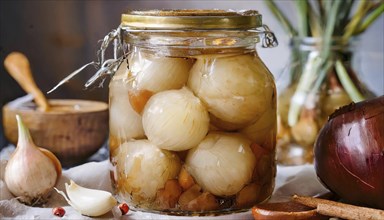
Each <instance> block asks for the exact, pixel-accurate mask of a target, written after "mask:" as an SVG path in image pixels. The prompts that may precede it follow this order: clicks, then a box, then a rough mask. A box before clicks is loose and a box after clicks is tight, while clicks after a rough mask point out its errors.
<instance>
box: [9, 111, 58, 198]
mask: <svg viewBox="0 0 384 220" xmlns="http://www.w3.org/2000/svg"><path fill="white" fill-rule="evenodd" d="M16 119H17V123H18V132H19V136H18V143H17V147H16V149H15V151H14V152H13V154H12V155H11V158H10V160H9V161H8V163H7V165H6V168H5V173H4V181H5V183H6V185H7V187H8V189H9V191H10V192H11V193H12V194H13V195H14V196H16V197H17V198H18V199H19V200H20V201H21V202H23V203H26V204H27V205H37V204H41V203H44V202H45V200H46V197H47V196H48V194H49V192H50V191H51V190H52V189H53V187H54V186H55V184H56V182H57V180H58V178H59V177H60V174H61V165H60V162H59V161H58V160H57V158H56V157H55V156H54V155H53V154H52V153H51V152H49V151H48V150H41V149H39V148H38V147H37V146H36V145H35V144H34V143H33V141H32V138H31V136H30V134H29V131H28V128H26V127H25V125H24V123H23V122H22V120H21V118H20V116H18V115H17V116H16ZM47 155H49V156H47Z"/></svg>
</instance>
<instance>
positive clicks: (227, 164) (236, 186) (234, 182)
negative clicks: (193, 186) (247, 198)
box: [186, 132, 256, 197]
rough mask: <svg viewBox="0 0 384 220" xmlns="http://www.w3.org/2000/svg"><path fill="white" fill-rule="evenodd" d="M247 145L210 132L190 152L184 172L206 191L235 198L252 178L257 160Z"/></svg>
mask: <svg viewBox="0 0 384 220" xmlns="http://www.w3.org/2000/svg"><path fill="white" fill-rule="evenodd" d="M250 145H251V141H250V140H248V139H247V138H245V137H243V136H242V135H240V134H235V133H223V132H211V133H209V134H208V135H207V137H206V138H205V139H204V140H203V141H202V142H201V143H200V144H199V145H198V146H197V147H195V148H193V149H191V150H190V151H189V153H188V156H187V159H186V169H187V171H188V172H189V173H190V174H191V175H192V176H193V177H194V178H195V180H196V182H197V184H199V185H200V186H201V187H202V188H203V189H204V190H205V191H208V192H210V193H212V194H214V195H217V196H223V197H225V196H231V195H234V194H236V193H238V192H239V191H240V190H241V189H242V188H243V187H244V186H245V185H246V184H247V183H249V182H250V181H251V178H252V173H253V169H254V168H255V165H256V158H255V156H254V155H253V153H252V150H251V148H250Z"/></svg>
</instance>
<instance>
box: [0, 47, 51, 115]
mask: <svg viewBox="0 0 384 220" xmlns="http://www.w3.org/2000/svg"><path fill="white" fill-rule="evenodd" d="M4 66H5V68H6V69H7V71H8V72H9V74H10V75H11V76H12V77H13V78H14V79H15V80H16V81H17V82H18V83H19V85H20V86H21V88H23V89H24V91H25V92H26V93H30V94H32V95H33V96H34V99H35V102H36V104H37V106H38V107H39V108H40V109H41V110H43V111H48V109H49V104H48V101H47V99H46V97H45V96H44V94H43V93H42V92H41V90H40V89H39V88H38V87H37V85H36V83H35V80H34V79H33V76H32V71H31V67H30V64H29V61H28V58H27V57H26V56H25V55H24V54H22V53H20V52H12V53H10V54H9V55H8V56H7V57H6V58H5V60H4Z"/></svg>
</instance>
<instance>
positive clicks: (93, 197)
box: [55, 180, 117, 217]
mask: <svg viewBox="0 0 384 220" xmlns="http://www.w3.org/2000/svg"><path fill="white" fill-rule="evenodd" d="M55 190H56V191H57V192H58V193H59V194H60V195H62V196H63V197H64V198H65V200H67V202H68V204H69V205H71V206H72V207H73V208H74V209H76V210H77V211H78V212H80V213H81V214H82V215H87V216H92V217H96V216H101V215H104V214H105V213H107V212H109V211H110V210H111V209H112V208H113V207H114V206H115V205H116V204H117V201H116V199H115V198H114V197H113V196H112V194H111V193H110V192H107V191H103V190H96V189H89V188H85V187H82V186H79V185H77V184H76V183H75V182H74V181H73V180H70V184H69V185H68V184H67V183H65V190H66V192H67V195H68V197H67V195H66V194H65V193H64V192H63V191H60V190H58V189H56V188H55Z"/></svg>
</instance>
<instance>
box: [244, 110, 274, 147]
mask: <svg viewBox="0 0 384 220" xmlns="http://www.w3.org/2000/svg"><path fill="white" fill-rule="evenodd" d="M274 129H276V109H275V108H274V109H272V108H268V109H266V111H265V112H264V113H263V114H262V115H261V117H260V118H259V119H258V120H257V121H256V122H254V123H252V124H251V125H249V126H247V127H245V128H244V129H241V130H240V132H241V133H243V134H245V135H246V136H247V137H248V138H249V139H251V141H252V142H253V143H256V144H259V145H263V144H264V142H265V139H266V138H270V137H269V136H268V133H269V132H271V131H273V130H274Z"/></svg>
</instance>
